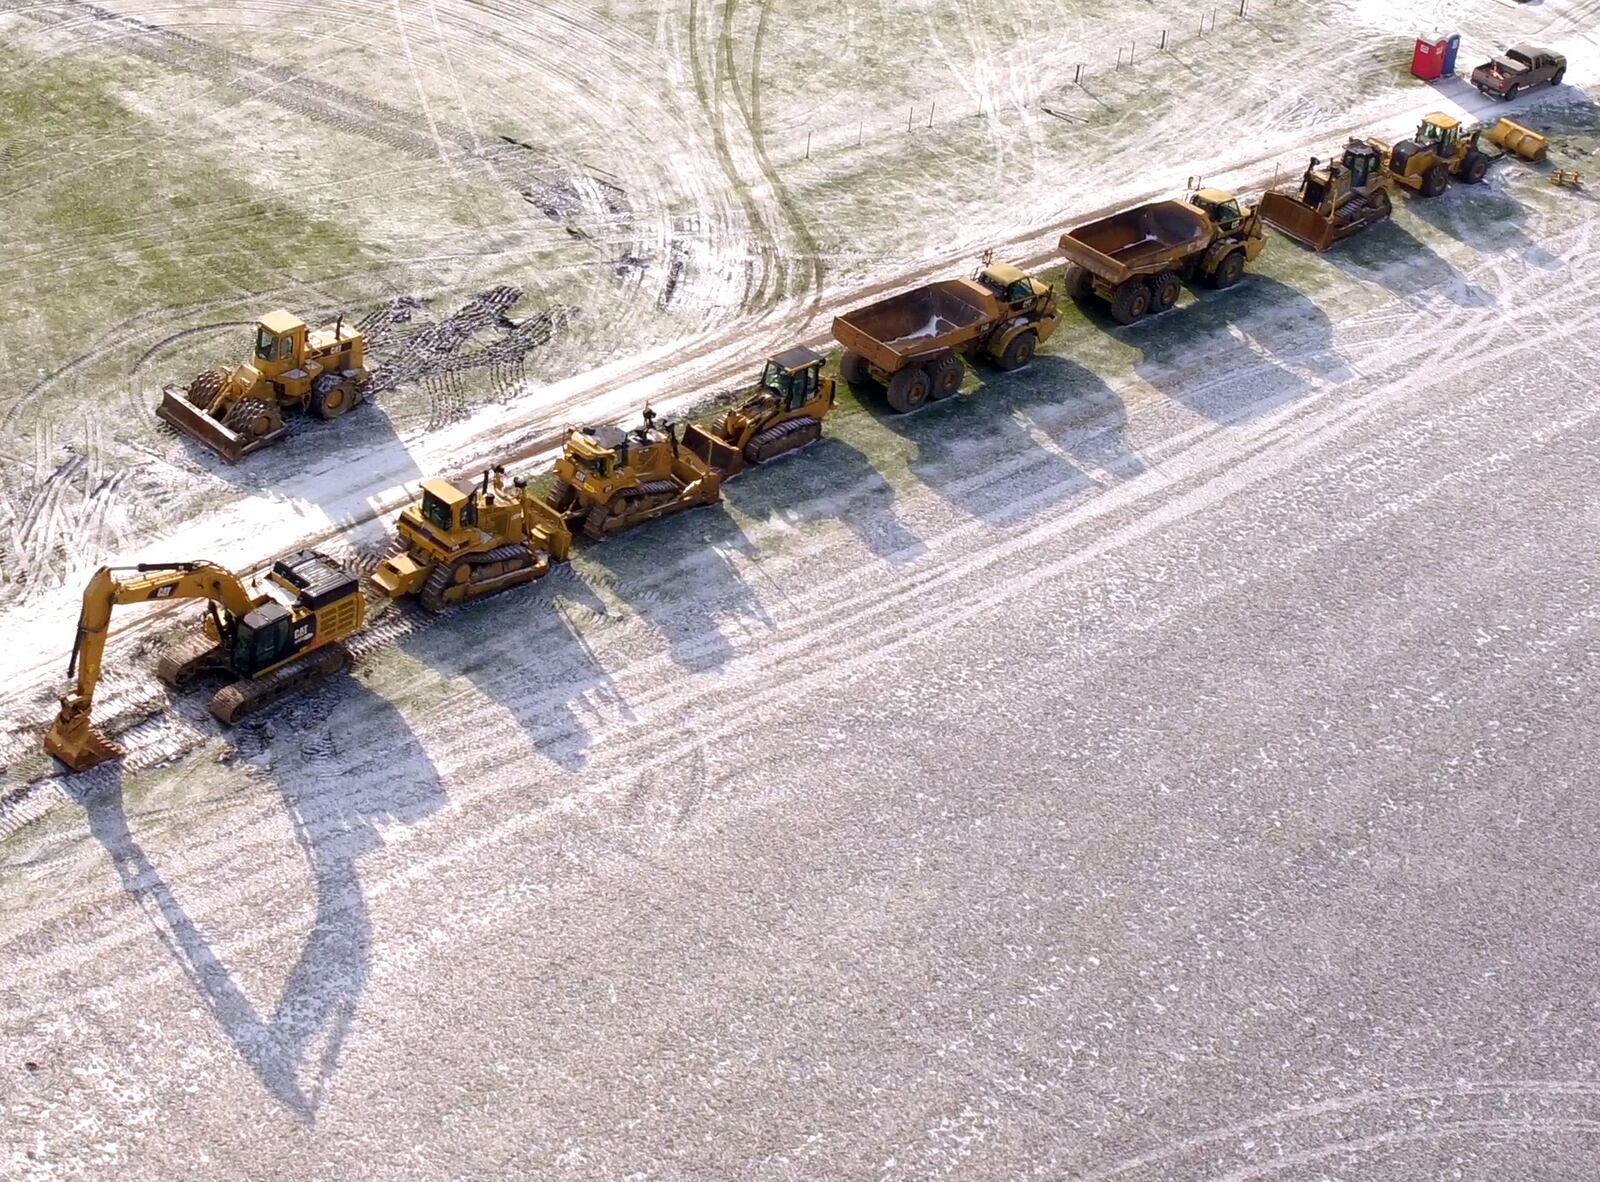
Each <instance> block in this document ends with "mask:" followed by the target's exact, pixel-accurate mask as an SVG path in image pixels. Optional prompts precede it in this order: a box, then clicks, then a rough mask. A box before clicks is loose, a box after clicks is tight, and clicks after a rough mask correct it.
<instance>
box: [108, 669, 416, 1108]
mask: <svg viewBox="0 0 1600 1182" xmlns="http://www.w3.org/2000/svg"><path fill="white" fill-rule="evenodd" d="M295 706H296V707H298V709H294V708H290V707H285V708H283V709H280V710H275V711H273V712H271V713H270V714H269V715H266V716H263V717H262V718H261V719H260V720H258V721H256V722H254V723H252V724H247V726H246V727H245V728H242V730H243V731H245V732H246V733H244V734H242V735H241V736H240V737H241V739H242V740H243V743H244V745H248V744H249V743H250V738H249V732H250V731H254V732H255V733H256V734H258V735H259V734H260V733H261V732H262V731H268V730H269V729H276V730H279V731H282V730H285V729H288V728H289V727H291V726H292V728H293V734H294V735H295V736H296V737H297V738H298V739H299V741H300V747H299V750H298V751H294V752H293V753H291V754H288V755H287V756H285V757H283V758H281V759H280V760H279V761H278V762H277V763H276V764H275V765H274V766H273V767H272V768H271V771H270V773H269V775H270V778H271V779H272V780H273V781H274V782H275V783H276V785H277V788H278V791H279V793H280V795H281V796H282V799H283V804H284V807H285V810H286V811H287V813H288V816H289V818H290V821H291V822H292V824H293V827H294V836H295V840H296V842H297V843H298V844H299V846H300V848H301V850H302V851H303V853H304V855H305V858H306V862H307V867H308V869H309V871H310V875H311V879H312V883H313V889H314V893H315V913H314V915H313V916H312V917H311V918H310V919H309V920H308V921H305V920H299V919H294V920H291V921H290V922H291V923H292V924H293V926H294V927H295V928H298V929H302V930H304V931H305V932H306V936H305V942H304V944H303V945H302V947H301V950H300V954H299V956H298V957H297V958H296V960H295V963H294V965H293V966H292V967H291V968H290V970H289V973H288V976H287V979H286V980H285V982H284V985H283V989H282V992H281V993H280V994H279V996H278V998H277V1001H276V1003H275V1004H273V1006H272V1008H271V1009H270V1011H268V1010H264V1009H260V1008H258V1004H257V1001H256V1000H255V999H252V998H251V997H249V996H248V995H247V994H246V992H245V989H244V987H243V986H242V985H241V984H240V983H239V980H238V978H237V977H236V976H235V974H234V973H233V971H232V970H230V968H229V967H228V965H227V963H226V962H225V961H224V959H223V958H222V956H221V955H220V954H219V952H218V951H217V949H216V947H215V945H214V943H213V940H214V939H215V940H216V941H217V942H218V943H226V942H227V940H228V938H229V936H230V935H231V933H227V932H217V933H208V932H207V931H206V929H205V927H204V925H203V924H202V922H200V920H198V919H196V918H195V917H194V916H191V915H190V913H189V912H188V910H187V909H186V908H185V906H184V903H183V901H182V884H181V883H175V884H174V883H169V882H168V881H167V879H166V878H164V877H163V875H162V873H161V870H160V868H159V867H158V866H157V865H155V863H154V862H153V861H152V860H151V859H150V857H149V856H148V855H147V854H146V853H145V851H144V848H143V846H142V845H141V844H140V842H139V839H138V837H137V836H136V832H135V830H136V823H135V821H134V820H130V817H129V814H128V810H127V808H126V805H125V803H124V798H123V779H122V772H121V769H120V768H112V767H109V766H108V768H107V770H108V771H110V772H111V774H110V775H107V776H102V775H99V774H95V775H93V776H92V777H91V778H92V779H93V781H94V782H93V783H92V784H91V785H88V786H87V787H86V790H85V791H84V792H83V794H82V795H81V796H80V798H79V800H80V803H81V804H82V806H83V808H84V811H85V814H86V816H87V820H88V828H89V832H90V834H91V835H92V836H93V837H94V838H95V840H97V841H98V842H99V843H100V844H101V846H103V847H104V849H105V851H106V853H107V854H108V855H109V856H110V858H111V861H112V865H113V866H114V867H115V868H116V872H117V877H118V879H119V881H120V882H121V885H122V889H123V891H124V892H126V893H127V895H128V896H129V897H130V898H131V899H133V900H134V901H135V902H137V903H138V905H139V907H140V909H141V910H142V911H143V912H144V913H145V915H146V916H147V918H148V919H149V921H150V924H151V926H152V928H154V930H155V934H156V936H157V938H158V939H160V940H161V942H162V943H164V944H165V945H166V946H167V950H168V951H169V952H170V953H171V954H172V956H173V958H174V959H175V960H176V961H177V963H178V965H179V967H181V968H182V969H183V971H184V974H185V975H186V976H187V977H188V978H189V983H190V985H191V986H192V988H193V989H194V990H195V992H196V993H197V994H198V995H199V997H200V1000H201V1001H202V1002H203V1003H204V1004H205V1007H206V1009H207V1011H208V1012H209V1013H210V1015H211V1017H212V1020H213V1021H215V1022H216V1023H217V1026H218V1028H219V1029H220V1030H221V1032H222V1034H223V1035H224V1036H225V1037H226V1038H227V1039H228V1041H229V1042H230V1043H231V1044H232V1045H233V1047H234V1050H235V1051H237V1052H238V1054H239V1056H240V1058H242V1059H243V1060H244V1061H245V1063H246V1064H247V1065H248V1066H249V1067H250V1069H251V1070H252V1071H253V1072H254V1073H255V1075H256V1077H257V1079H259V1080H260V1081H261V1085H262V1087H263V1088H265V1089H266V1091H267V1092H268V1094H269V1095H271V1096H272V1097H273V1099H274V1100H276V1101H277V1102H278V1103H279V1104H281V1105H282V1106H283V1107H284V1108H286V1109H288V1110H289V1111H290V1112H292V1113H293V1114H294V1115H295V1116H296V1117H297V1118H298V1119H300V1120H301V1121H303V1122H305V1123H307V1124H310V1123H314V1121H315V1119H316V1114H317V1110H318V1108H319V1107H320V1105H321V1102H322V1097H323V1094H324V1091H325V1089H326V1086H327V1084H328V1081H329V1080H330V1079H331V1078H332V1077H333V1074H334V1072H336V1071H337V1070H338V1067H339V1057H340V1054H341V1052H342V1051H343V1048H344V1044H345V1041H346V1039H347V1038H348V1037H349V1034H350V1031H351V1028H352V1026H353V1024H354V1022H355V1019H356V1012H357V1008H358V1007H359V1005H360V1002H361V996H362V994H363V992H364V991H365V988H366V983H367V974H368V966H369V960H370V953H371V944H372V933H371V921H370V919H369V917H368V914H367V906H366V899H365V896H364V894H363V892H362V888H361V880H360V875H359V872H358V867H357V859H359V858H360V856H361V855H362V854H364V853H367V852H369V851H371V850H373V849H375V848H377V847H378V846H379V845H381V844H382V842H383V838H382V836H381V835H380V834H379V832H378V830H377V828H376V826H377V825H378V824H379V823H381V822H398V823H409V822H414V821H417V820H419V819H421V818H423V817H426V816H428V815H429V814H430V813H433V812H434V811H435V810H437V809H438V808H440V807H441V806H442V805H443V803H444V800H445V797H444V790H443V788H442V786H441V784H440V782H439V778H438V775H437V773H436V772H435V770H434V768H433V765H432V764H431V762H430V761H429V760H428V758H427V756H426V755H425V754H424V753H423V751H422V748H421V747H420V745H419V744H418V743H417V741H416V739H415V737H414V736H413V735H412V734H411V731H410V729H409V727H408V726H407V725H406V723H405V721H404V719H402V718H401V716H400V714H399V712H398V711H397V710H395V708H394V707H393V706H392V705H390V704H389V703H388V702H387V701H385V700H384V699H383V698H381V697H378V696H377V695H376V694H374V693H373V692H372V691H370V690H368V689H367V688H366V687H364V686H362V685H361V684H360V682H359V681H357V680H356V679H355V678H348V677H347V678H340V679H338V680H337V681H335V682H333V683H331V684H330V685H328V686H326V687H324V688H323V689H322V690H319V691H318V692H317V693H315V694H313V695H311V696H310V697H309V698H306V699H301V700H300V701H299V702H297V703H295ZM286 716H288V717H286ZM236 733H237V732H236ZM351 735H359V736H360V739H359V741H357V740H354V739H348V738H347V736H351ZM260 742H261V745H262V747H263V749H265V747H266V741H265V740H260ZM346 742H348V743H349V752H350V758H349V759H348V760H344V759H341V755H342V751H341V749H342V748H343V747H344V745H345V743H346ZM241 749H242V748H241ZM276 749H277V750H279V751H280V752H281V751H283V750H284V745H283V744H281V743H280V744H279V745H278V747H277V748H276ZM380 753H381V754H380ZM363 771H366V772H368V773H370V774H367V775H363V774H360V773H361V772H363Z"/></svg>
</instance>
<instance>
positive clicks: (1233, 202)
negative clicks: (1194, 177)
mask: <svg viewBox="0 0 1600 1182" xmlns="http://www.w3.org/2000/svg"><path fill="white" fill-rule="evenodd" d="M1189 204H1190V205H1192V206H1194V207H1195V208H1196V209H1198V210H1199V211H1200V212H1201V213H1203V214H1205V215H1206V217H1208V218H1210V219H1211V224H1212V225H1214V226H1216V227H1217V229H1218V230H1220V231H1221V232H1222V233H1224V234H1232V233H1234V232H1235V231H1236V230H1238V228H1239V223H1240V222H1242V221H1243V220H1244V217H1245V215H1244V212H1243V211H1242V210H1241V209H1240V208H1239V199H1238V198H1237V197H1235V196H1234V195H1233V194H1232V193H1228V192H1225V191H1224V190H1222V189H1196V190H1195V191H1194V192H1193V193H1191V194H1190V195H1189Z"/></svg>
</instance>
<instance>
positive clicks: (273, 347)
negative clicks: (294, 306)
mask: <svg viewBox="0 0 1600 1182" xmlns="http://www.w3.org/2000/svg"><path fill="white" fill-rule="evenodd" d="M305 341H306V322H305V321H304V320H301V319H300V318H299V317H298V316H296V315H294V314H293V313H290V312H287V311H285V310H284V309H282V308H279V309H278V310H277V311H275V312H268V313H267V314H266V315H265V316H263V317H262V318H261V319H260V320H259V321H258V322H257V323H256V352H255V358H254V361H253V364H254V365H255V367H256V369H258V370H259V371H261V372H262V373H263V374H267V375H269V376H276V375H278V374H281V373H283V372H284V371H285V370H289V369H295V368H297V367H298V366H299V364H300V358H301V357H302V356H303V355H304V353H305Z"/></svg>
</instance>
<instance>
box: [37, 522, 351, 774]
mask: <svg viewBox="0 0 1600 1182" xmlns="http://www.w3.org/2000/svg"><path fill="white" fill-rule="evenodd" d="M178 599H204V600H207V601H208V603H209V605H210V606H209V607H208V609H207V611H206V614H205V616H204V622H203V625H202V628H201V632H200V634H199V635H194V636H190V637H187V638H185V639H184V640H183V641H180V642H179V643H178V644H177V645H175V646H174V647H172V648H170V649H169V650H168V651H167V652H165V653H163V654H162V656H161V658H160V660H159V661H158V663H157V666H156V674H157V676H158V677H160V679H161V680H162V681H163V682H165V683H166V684H167V685H170V686H174V687H177V686H183V685H186V684H188V683H189V682H191V681H193V680H194V679H195V678H196V677H199V676H200V675H202V674H204V673H207V672H213V671H214V672H221V673H223V674H226V675H227V676H230V677H232V678H234V679H235V680H234V681H233V682H232V683H231V684H230V685H227V686H224V687H223V688H222V689H220V690H218V691H217V693H216V695H215V696H214V697H213V698H212V699H211V713H212V714H214V715H216V717H217V718H218V719H219V720H220V721H222V722H224V723H229V724H232V723H234V722H236V721H238V720H239V719H240V718H243V717H244V716H245V715H247V714H250V713H252V712H253V711H256V710H260V709H263V708H265V707H266V706H269V705H271V704H272V703H274V702H276V701H279V700H280V699H282V698H284V697H286V696H287V695H289V694H291V693H296V692H298V691H300V690H303V689H305V688H306V687H308V686H310V685H314V684H316V683H317V682H320V681H324V680H326V679H327V678H329V677H332V676H334V675H335V674H337V673H340V672H342V671H343V670H344V669H345V668H346V667H347V666H348V665H349V663H350V654H349V653H348V652H347V651H346V649H345V647H344V645H343V644H342V643H341V642H342V641H343V640H344V639H345V638H346V637H348V636H351V635H353V634H355V633H356V632H359V631H360V630H361V628H362V626H363V625H364V624H365V622H366V600H365V599H364V598H363V596H362V594H361V588H360V586H359V585H358V584H357V582H356V580H355V579H354V578H352V577H351V576H350V575H348V574H346V573H345V572H344V571H343V570H341V569H340V568H339V567H338V566H337V565H336V564H335V563H334V562H332V561H331V560H330V559H328V558H326V557H324V556H323V555H321V554H318V553H317V552H316V551H314V550H303V551H301V552H300V553H298V554H295V555H292V556H291V557H289V558H285V559H281V560H279V561H278V562H275V563H274V564H273V566H272V570H271V571H270V573H269V574H268V575H267V577H266V579H265V580H263V583H262V585H261V589H260V590H259V591H258V592H256V593H252V592H251V591H250V590H249V589H248V588H247V587H246V586H245V585H244V582H243V581H242V580H241V579H240V578H239V576H238V575H236V574H234V573H233V572H232V571H229V570H225V569H223V568H222V567H220V566H218V565H216V564H215V563H212V562H175V563H148V562H146V563H140V564H139V565H137V566H132V567H101V568H100V569H99V570H98V571H96V572H95V574H94V577H93V578H91V579H90V580H89V585H88V586H87V587H86V588H84V592H83V609H82V612H81V614H80V615H79V616H78V633H77V637H76V639H74V640H73V643H72V658H71V660H70V661H69V662H68V664H67V676H68V677H74V676H75V677H76V679H77V680H76V684H75V685H74V687H73V689H72V691H71V692H70V693H68V694H66V695H64V696H63V697H62V698H61V710H60V713H59V714H58V715H57V716H56V720H55V721H54V722H53V723H51V724H50V727H49V729H47V730H46V731H45V733H44V746H45V750H46V751H48V752H50V754H51V755H54V756H55V757H56V758H57V759H59V760H60V761H61V762H62V763H64V764H66V765H67V767H69V768H71V769H72V770H73V771H75V772H81V771H85V770H87V769H89V768H91V767H94V766H95V765H96V764H99V763H104V762H105V761H106V760H108V759H117V758H120V757H121V755H122V750H121V749H120V748H119V747H117V746H116V744H114V743H111V742H109V741H108V740H107V739H106V738H105V737H104V736H102V735H101V734H99V733H98V732H97V731H95V730H94V728H93V727H92V725H91V724H90V721H89V712H90V708H91V706H92V705H93V703H94V690H95V686H96V685H97V684H98V683H99V680H100V661H101V657H102V656H103V654H104V652H105V645H106V630H107V629H108V628H109V627H110V625H111V610H112V608H114V607H117V606H120V605H122V604H127V603H152V602H166V601H169V600H178Z"/></svg>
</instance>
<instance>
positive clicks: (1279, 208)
mask: <svg viewBox="0 0 1600 1182" xmlns="http://www.w3.org/2000/svg"><path fill="white" fill-rule="evenodd" d="M1261 220H1262V221H1264V222H1266V223H1267V225H1269V226H1271V227H1272V228H1273V229H1274V230H1277V231H1279V232H1280V233H1282V234H1287V235H1288V236H1289V237H1290V238H1293V239H1294V240H1295V241H1296V242H1299V243H1301V244H1302V245H1305V246H1309V247H1310V248H1311V249H1312V250H1315V251H1318V252H1321V251H1324V250H1327V249H1328V247H1330V246H1332V245H1333V244H1334V242H1335V237H1334V224H1333V219H1332V218H1325V217H1323V216H1322V215H1321V214H1320V213H1318V212H1317V211H1316V210H1314V209H1312V208H1311V207H1310V206H1309V205H1307V204H1306V203H1305V202H1303V201H1301V200H1299V199H1298V198H1295V197H1291V196H1289V194H1287V193H1277V192H1268V193H1263V194H1262V195H1261Z"/></svg>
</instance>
